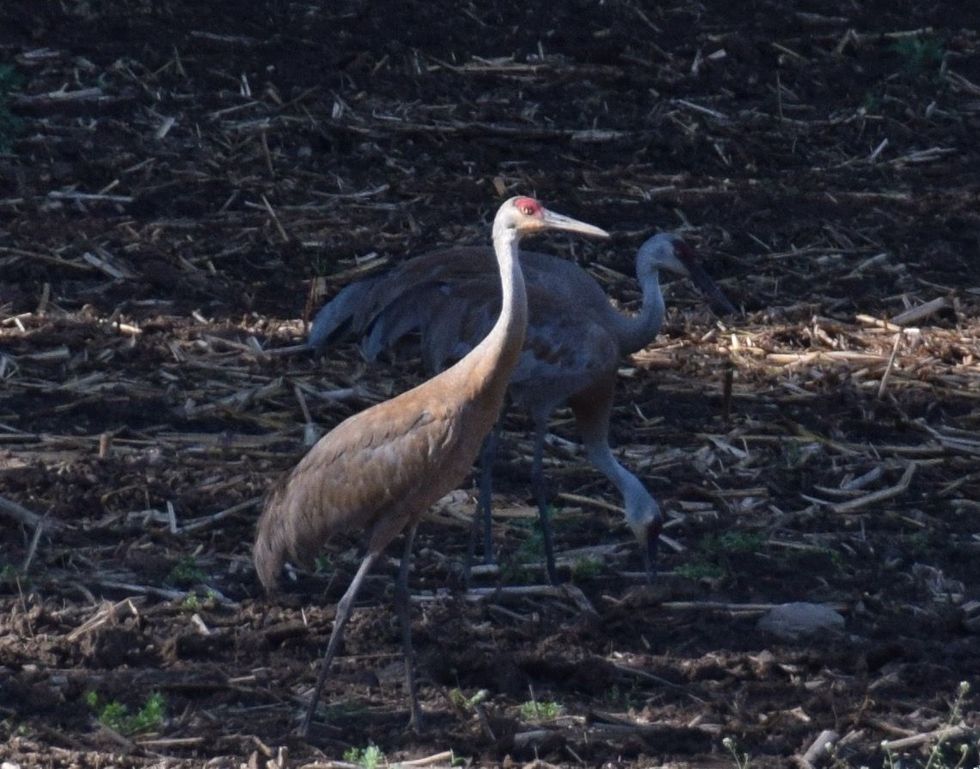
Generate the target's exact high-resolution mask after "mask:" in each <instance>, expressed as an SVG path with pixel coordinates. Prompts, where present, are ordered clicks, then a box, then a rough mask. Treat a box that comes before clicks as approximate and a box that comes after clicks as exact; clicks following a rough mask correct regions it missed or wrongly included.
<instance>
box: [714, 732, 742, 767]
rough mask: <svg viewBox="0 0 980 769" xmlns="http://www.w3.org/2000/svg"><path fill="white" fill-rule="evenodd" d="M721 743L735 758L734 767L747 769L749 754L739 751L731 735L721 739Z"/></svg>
mask: <svg viewBox="0 0 980 769" xmlns="http://www.w3.org/2000/svg"><path fill="white" fill-rule="evenodd" d="M721 744H722V745H724V746H725V749H726V750H727V751H728V752H729V753H731V754H732V758H733V759H735V769H749V754H748V753H739V752H738V745H737V744H736V742H735V740H733V739H732V738H731V737H726V738H725V739H723V740H722V741H721Z"/></svg>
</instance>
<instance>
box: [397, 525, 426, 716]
mask: <svg viewBox="0 0 980 769" xmlns="http://www.w3.org/2000/svg"><path fill="white" fill-rule="evenodd" d="M418 527H419V525H418V524H417V523H416V524H413V525H412V528H410V529H409V530H408V532H407V533H406V534H405V554H404V555H403V556H402V563H401V566H400V567H399V569H398V581H397V582H395V607H396V608H397V610H398V622H399V623H400V624H401V626H402V653H403V655H404V657H405V688H406V690H407V691H408V699H409V705H410V706H411V709H412V717H411V718H410V719H409V722H408V725H409V726H410V727H412V729H413V730H414V731H415V733H416V734H421V733H422V708H421V707H420V706H419V695H418V690H417V689H416V687H415V651H414V650H413V648H412V619H411V617H410V616H409V611H408V608H409V607H408V572H409V569H410V568H411V563H412V545H413V544H414V543H415V530H416V529H417V528H418Z"/></svg>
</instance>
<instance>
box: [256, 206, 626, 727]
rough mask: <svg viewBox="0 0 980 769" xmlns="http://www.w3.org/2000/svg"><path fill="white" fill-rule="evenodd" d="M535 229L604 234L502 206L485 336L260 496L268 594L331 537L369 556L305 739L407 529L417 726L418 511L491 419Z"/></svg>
mask: <svg viewBox="0 0 980 769" xmlns="http://www.w3.org/2000/svg"><path fill="white" fill-rule="evenodd" d="M543 230H566V231H568V232H578V233H582V234H585V235H594V236H598V237H609V235H608V233H606V232H605V231H604V230H601V229H599V228H598V227H593V226H592V225H590V224H585V223H584V222H579V221H576V220H575V219H571V218H569V217H567V216H562V215H560V214H556V213H554V212H552V211H548V210H547V209H545V208H543V207H542V206H541V204H540V203H538V202H537V201H536V200H534V199H533V198H527V197H515V198H511V199H510V200H508V201H507V202H505V203H504V204H503V205H502V206H501V207H500V209H499V210H498V211H497V215H496V217H495V218H494V221H493V247H494V252H495V255H496V261H497V275H498V277H497V285H498V286H499V289H500V295H501V297H502V299H501V301H500V307H499V311H498V313H497V316H496V319H495V321H494V323H493V325H492V327H491V328H490V330H489V331H488V333H487V334H486V335H485V336H484V338H483V339H482V341H480V342H479V343H478V344H476V345H475V346H474V347H473V349H471V350H470V351H469V352H468V353H467V354H466V355H465V356H463V357H462V359H461V360H459V361H458V362H457V363H455V364H454V365H453V366H451V367H450V368H447V369H446V370H445V371H443V372H442V373H440V374H438V375H437V376H434V377H433V378H432V379H429V380H428V381H426V382H423V383H422V384H420V385H419V386H418V387H415V388H413V389H411V390H409V391H407V392H404V393H402V394H401V395H399V396H397V397H395V398H392V399H391V400H388V401H385V402H383V403H379V404H377V405H375V406H372V407H371V408H369V409H367V410H365V411H362V412H360V413H358V414H355V415H354V416H352V417H350V418H349V419H346V420H344V421H343V422H341V423H340V424H339V425H337V426H336V427H335V428H334V429H333V430H331V431H330V432H329V433H327V434H326V435H325V436H323V437H322V438H321V439H320V440H319V442H317V443H316V445H314V446H313V448H311V449H310V451H309V452H308V453H307V454H306V456H304V457H303V458H302V459H301V460H300V462H299V464H297V465H296V467H295V468H293V470H292V471H291V472H290V473H289V474H288V475H286V476H284V477H283V478H282V479H281V480H280V481H279V483H278V484H277V485H276V486H275V487H274V488H273V489H272V490H271V491H270V493H269V496H268V498H267V500H266V503H265V509H264V510H263V511H262V515H261V517H260V519H259V523H258V534H257V536H256V540H255V548H254V551H253V557H254V560H255V568H256V571H257V572H258V575H259V579H260V580H261V581H262V584H263V586H264V587H265V589H266V590H267V591H270V592H271V591H273V590H274V589H275V588H276V586H277V584H278V579H279V573H280V571H281V569H282V565H283V562H284V560H285V559H286V558H287V556H288V557H289V558H291V559H293V560H295V561H297V562H299V563H303V564H309V563H310V562H311V561H312V559H313V557H314V556H315V555H316V553H317V551H318V550H319V549H320V547H321V546H322V545H323V544H324V542H326V541H327V540H328V539H329V538H330V536H331V535H333V534H335V533H338V532H351V531H355V530H359V529H362V530H365V531H366V532H367V535H368V544H367V554H366V555H365V556H364V560H363V561H362V562H361V565H360V567H359V568H358V570H357V573H356V574H355V576H354V579H353V580H352V581H351V584H350V586H349V587H348V588H347V591H346V592H345V593H344V595H343V597H342V598H341V599H340V602H339V603H338V604H337V612H336V615H335V617H334V624H333V630H332V632H331V634H330V641H329V642H328V644H327V650H326V653H325V655H324V658H323V662H322V663H321V667H320V674H319V677H318V680H317V684H316V688H315V689H314V691H313V695H312V698H311V700H310V705H309V709H308V710H307V713H306V719H305V722H304V725H303V731H304V733H305V734H308V733H309V730H310V725H311V723H312V720H313V714H314V712H315V710H316V704H317V702H318V700H319V698H320V693H321V691H322V689H323V685H324V683H325V681H326V678H327V671H328V670H329V668H330V663H331V661H332V660H333V657H334V655H335V654H336V653H337V647H338V646H339V644H340V640H341V638H342V637H343V630H344V625H345V624H346V623H347V620H348V618H349V617H350V614H351V610H352V608H353V604H354V599H355V597H356V596H357V592H358V590H359V589H360V587H361V583H362V582H363V580H364V576H365V575H366V574H367V572H368V571H369V570H370V569H371V567H372V565H373V564H374V562H375V561H376V560H377V559H378V556H379V555H380V554H381V553H382V552H383V551H384V549H385V547H387V545H388V544H389V543H390V542H391V541H392V540H393V539H394V538H395V537H396V536H398V534H399V533H400V532H401V531H402V530H407V533H406V536H405V550H404V556H403V558H402V561H401V567H400V569H399V572H398V580H397V583H396V589H395V604H396V607H397V610H398V615H399V620H400V623H401V627H402V644H403V651H404V654H405V670H406V686H407V689H408V693H409V698H410V701H411V713H412V716H411V724H412V726H413V727H414V728H415V730H416V731H419V730H420V729H421V724H422V717H421V715H422V714H421V709H420V707H419V702H418V695H417V692H416V688H415V674H414V665H413V661H412V640H411V625H410V623H409V617H408V571H409V563H410V560H411V555H412V543H413V540H414V538H415V530H416V527H417V526H418V521H419V518H420V517H421V515H422V513H424V512H425V510H426V509H427V508H428V507H429V506H430V505H431V504H432V503H433V502H435V501H436V500H437V499H439V497H441V496H442V495H444V494H445V493H446V492H448V491H450V490H451V489H453V488H455V487H456V486H457V485H458V484H459V483H460V481H462V480H463V478H464V476H465V475H466V474H467V472H469V469H470V467H471V466H472V464H473V460H474V459H475V458H476V455H477V452H478V450H479V448H480V444H481V443H482V441H483V439H484V438H485V437H486V435H487V433H488V432H489V431H490V428H491V427H492V426H493V424H494V422H495V421H496V419H497V417H498V415H499V413H500V409H501V407H502V405H503V402H504V393H505V391H506V388H507V382H508V381H509V380H510V374H511V371H512V370H513V368H514V366H515V365H516V364H517V360H518V358H519V356H520V353H521V347H522V346H523V344H524V333H525V329H526V326H527V292H526V289H525V284H524V277H523V275H522V273H521V266H520V261H519V254H518V248H517V244H518V241H519V240H520V239H521V238H522V237H523V236H525V235H531V234H533V233H536V232H541V231H543Z"/></svg>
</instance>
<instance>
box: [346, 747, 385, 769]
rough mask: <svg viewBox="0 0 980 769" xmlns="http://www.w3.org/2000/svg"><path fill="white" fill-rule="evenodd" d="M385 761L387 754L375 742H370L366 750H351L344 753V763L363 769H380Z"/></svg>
mask: <svg viewBox="0 0 980 769" xmlns="http://www.w3.org/2000/svg"><path fill="white" fill-rule="evenodd" d="M384 760H385V754H384V753H382V752H381V748H379V747H378V746H377V745H375V744H374V743H373V742H369V743H368V746H367V747H366V748H350V749H349V750H347V751H345V752H344V761H347V762H348V763H351V764H357V765H358V766H360V767H362V769H378V767H379V766H380V765H381V764H382V763H383V762H384Z"/></svg>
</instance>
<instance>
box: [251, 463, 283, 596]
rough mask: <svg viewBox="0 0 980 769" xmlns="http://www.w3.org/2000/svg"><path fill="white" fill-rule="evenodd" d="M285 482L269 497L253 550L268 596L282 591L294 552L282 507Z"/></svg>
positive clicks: (278, 485)
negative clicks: (282, 579) (287, 563)
mask: <svg viewBox="0 0 980 769" xmlns="http://www.w3.org/2000/svg"><path fill="white" fill-rule="evenodd" d="M284 481H285V479H283V480H281V481H280V482H279V483H277V484H276V486H275V487H273V489H272V490H271V491H270V492H269V496H268V497H267V498H266V503H265V509H264V510H263V511H262V515H261V517H260V518H259V524H258V533H257V534H256V537H255V546H254V548H253V549H252V560H253V562H254V563H255V571H256V572H257V573H258V575H259V581H260V582H261V583H262V587H264V588H265V591H266V593H274V592H276V590H277V589H278V588H279V575H280V573H281V572H282V567H283V564H284V563H285V561H286V555H287V553H288V552H289V549H290V547H289V542H288V532H289V526H288V522H287V521H284V520H283V512H284V507H283V506H282V504H281V499H282V492H283V489H284Z"/></svg>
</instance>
